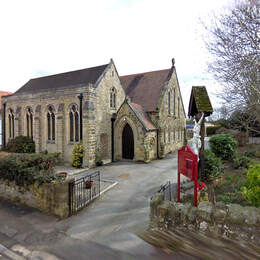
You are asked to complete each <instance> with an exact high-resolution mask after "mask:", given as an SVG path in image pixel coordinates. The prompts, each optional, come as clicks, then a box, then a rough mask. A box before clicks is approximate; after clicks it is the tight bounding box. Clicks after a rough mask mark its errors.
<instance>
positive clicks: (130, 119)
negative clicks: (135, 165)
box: [115, 102, 157, 162]
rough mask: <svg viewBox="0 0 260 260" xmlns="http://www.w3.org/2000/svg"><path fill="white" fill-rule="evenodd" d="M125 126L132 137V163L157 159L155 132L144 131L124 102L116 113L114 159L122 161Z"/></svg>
mask: <svg viewBox="0 0 260 260" xmlns="http://www.w3.org/2000/svg"><path fill="white" fill-rule="evenodd" d="M126 124H129V125H130V127H131V128H132V131H133V135H134V158H133V160H134V161H144V162H149V161H151V160H153V159H155V158H157V135H156V131H146V130H145V128H144V126H143V125H142V123H141V122H140V120H139V119H138V118H137V117H136V115H135V113H134V112H133V110H132V109H131V108H130V106H129V105H128V103H127V102H125V103H124V104H123V105H122V107H121V108H120V110H119V111H118V115H117V119H116V121H115V159H116V160H121V159H122V133H123V130H124V127H125V125H126Z"/></svg>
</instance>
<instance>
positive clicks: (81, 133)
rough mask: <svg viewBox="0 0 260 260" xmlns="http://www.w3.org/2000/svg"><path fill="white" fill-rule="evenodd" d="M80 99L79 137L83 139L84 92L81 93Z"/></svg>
mask: <svg viewBox="0 0 260 260" xmlns="http://www.w3.org/2000/svg"><path fill="white" fill-rule="evenodd" d="M78 99H79V139H80V141H82V139H83V127H82V100H83V94H82V93H80V95H79V96H78Z"/></svg>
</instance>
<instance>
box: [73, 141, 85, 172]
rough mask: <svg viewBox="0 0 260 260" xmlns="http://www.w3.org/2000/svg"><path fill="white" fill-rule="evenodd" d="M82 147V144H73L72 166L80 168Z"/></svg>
mask: <svg viewBox="0 0 260 260" xmlns="http://www.w3.org/2000/svg"><path fill="white" fill-rule="evenodd" d="M83 157H84V146H83V144H82V142H80V143H78V144H75V145H74V148H73V151H72V166H73V167H76V168H80V167H81V166H82V164H83Z"/></svg>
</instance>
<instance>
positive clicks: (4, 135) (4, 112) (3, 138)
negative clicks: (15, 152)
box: [2, 103, 6, 147]
mask: <svg viewBox="0 0 260 260" xmlns="http://www.w3.org/2000/svg"><path fill="white" fill-rule="evenodd" d="M3 106H4V109H3V113H2V114H3V119H2V144H3V147H5V145H6V143H5V139H6V129H5V116H6V103H4V104H3Z"/></svg>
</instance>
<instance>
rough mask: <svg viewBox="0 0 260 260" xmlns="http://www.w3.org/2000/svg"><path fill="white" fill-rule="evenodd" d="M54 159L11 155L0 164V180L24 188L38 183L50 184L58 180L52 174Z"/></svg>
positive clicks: (41, 155)
mask: <svg viewBox="0 0 260 260" xmlns="http://www.w3.org/2000/svg"><path fill="white" fill-rule="evenodd" d="M54 166H55V159H54V158H53V156H52V155H43V154H20V155H11V156H9V157H7V158H6V159H5V160H3V161H1V162H0V179H3V180H8V181H15V183H16V184H17V185H19V186H26V185H30V184H33V183H34V182H36V181H38V182H40V183H44V182H51V181H54V180H56V179H58V178H57V177H56V176H55V175H54V174H53V168H54Z"/></svg>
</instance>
